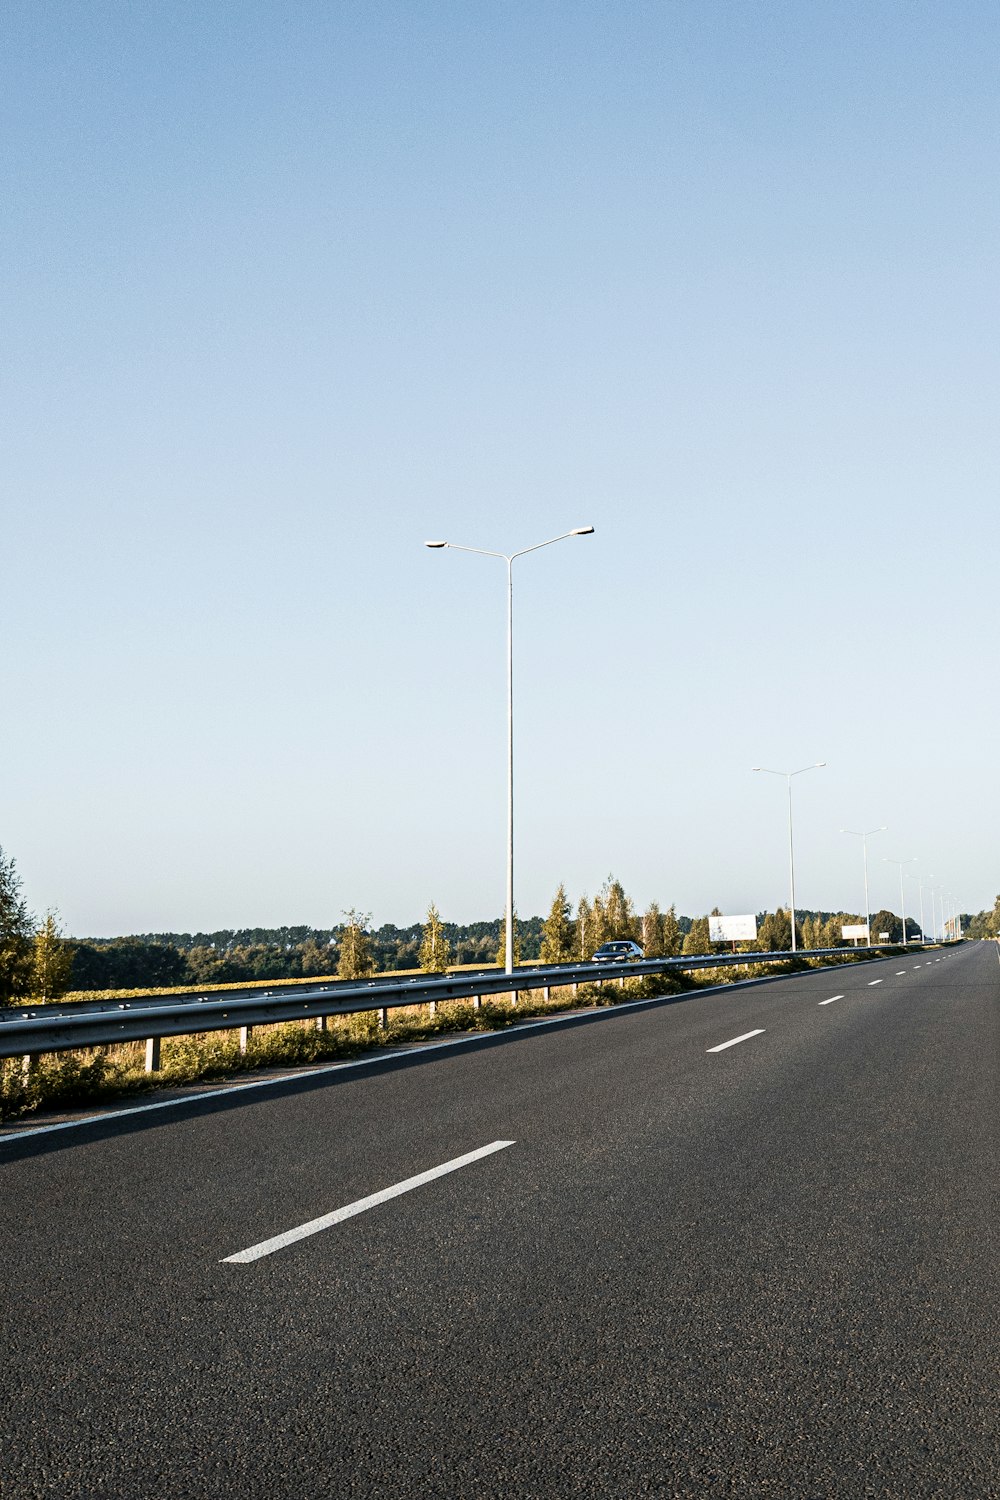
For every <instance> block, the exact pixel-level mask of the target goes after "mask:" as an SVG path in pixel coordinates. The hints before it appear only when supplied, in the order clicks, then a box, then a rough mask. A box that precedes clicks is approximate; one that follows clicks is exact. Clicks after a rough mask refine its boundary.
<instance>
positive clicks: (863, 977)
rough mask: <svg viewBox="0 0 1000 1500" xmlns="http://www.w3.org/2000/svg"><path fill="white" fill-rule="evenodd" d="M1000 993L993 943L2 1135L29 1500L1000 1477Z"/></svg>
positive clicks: (965, 1488)
mask: <svg viewBox="0 0 1000 1500" xmlns="http://www.w3.org/2000/svg"><path fill="white" fill-rule="evenodd" d="M876 979H877V980H879V981H880V982H879V983H877V984H876V983H874V982H873V981H874V980H876ZM834 996H837V997H840V998H837V999H836V1000H833V999H832V997H834ZM998 998H1000V965H998V962H997V954H996V950H995V949H994V948H993V947H992V945H985V944H983V945H969V946H968V947H966V948H964V949H962V950H959V951H957V952H955V951H953V952H950V953H947V954H946V955H945V956H943V957H940V960H939V956H938V955H931V956H930V957H926V956H919V957H918V956H911V957H910V958H908V959H906V960H901V959H891V960H887V961H884V962H880V963H878V964H877V965H872V966H869V965H859V966H857V967H850V968H843V969H840V970H833V971H823V972H820V973H817V974H812V975H809V976H803V977H801V978H799V977H796V978H793V979H789V980H783V981H781V982H778V983H770V984H766V985H761V986H755V987H753V988H749V989H746V990H741V991H728V992H721V993H717V994H714V995H705V996H699V997H696V998H694V999H689V1000H685V1001H684V1002H683V1003H678V1004H673V1005H668V1006H664V1007H660V1008H653V1009H648V1010H638V1011H631V1012H629V1013H627V1014H616V1013H606V1014H604V1015H601V1016H600V1017H598V1018H596V1019H595V1020H594V1021H593V1022H590V1023H588V1024H586V1025H581V1026H574V1027H571V1028H567V1029H552V1030H550V1031H547V1032H540V1033H535V1034H533V1035H531V1036H529V1037H524V1038H523V1039H519V1038H507V1037H504V1038H502V1039H501V1040H499V1041H494V1042H491V1044H488V1045H486V1046H482V1047H478V1048H476V1049H473V1050H469V1051H463V1052H460V1053H456V1054H453V1055H447V1054H442V1053H439V1054H435V1060H430V1059H427V1060H425V1061H422V1062H420V1063H418V1064H417V1065H414V1066H407V1067H400V1068H399V1069H397V1070H394V1071H388V1072H381V1073H377V1074H374V1075H372V1076H366V1075H364V1074H359V1075H343V1076H342V1078H341V1081H338V1082H336V1083H332V1084H331V1083H326V1084H324V1085H323V1086H317V1085H315V1084H310V1085H308V1086H294V1085H293V1086H290V1087H289V1086H284V1087H282V1088H281V1089H278V1090H275V1091H274V1092H270V1091H264V1094H263V1095H254V1096H243V1099H244V1100H247V1099H252V1102H243V1103H240V1104H239V1105H238V1106H235V1107H219V1106H218V1105H217V1104H211V1105H202V1106H198V1107H191V1108H188V1107H187V1106H185V1107H184V1108H182V1110H181V1111H180V1112H179V1113H176V1112H173V1111H170V1112H166V1113H162V1114H160V1115H151V1116H146V1117H145V1122H144V1123H143V1122H141V1121H140V1120H139V1119H137V1120H135V1121H132V1122H130V1123H129V1124H128V1126H127V1128H118V1127H105V1129H104V1131H103V1132H102V1131H101V1130H99V1129H94V1128H87V1129H84V1130H82V1131H73V1132H69V1133H66V1134H63V1135H60V1136H53V1137H42V1138H39V1139H38V1140H36V1141H35V1142H34V1143H31V1142H27V1143H25V1145H24V1147H22V1148H21V1151H22V1154H21V1156H20V1157H18V1155H17V1153H16V1152H13V1151H12V1150H11V1148H10V1147H4V1148H0V1173H2V1177H0V1180H2V1182H3V1189H4V1198H3V1201H4V1204H5V1212H4V1214H3V1222H2V1226H0V1253H2V1257H3V1265H4V1267H5V1275H4V1283H5V1288H6V1291H7V1295H6V1297H5V1302H4V1317H5V1326H4V1329H3V1338H4V1346H5V1350H6V1364H5V1373H4V1386H5V1388H4V1390H3V1392H2V1398H3V1399H2V1402H0V1410H2V1412H3V1416H2V1417H0V1425H2V1427H3V1429H4V1430H3V1432H2V1439H3V1441H2V1445H0V1480H2V1493H3V1495H4V1497H5V1500H20V1497H22V1496H24V1497H33V1496H35V1495H60V1496H66V1497H72V1496H76V1495H80V1496H84V1495H86V1496H90V1495H112V1496H114V1495H122V1496H126V1495H127V1496H144V1495H149V1496H153V1495H162V1494H166V1493H169V1494H171V1495H178V1496H192V1497H201V1496H205V1497H209V1496H212V1497H215V1496H228V1495H234V1496H235V1495H245V1496H251V1497H253V1496H256V1495H265V1494H266V1495H274V1494H281V1495H293V1496H312V1495H320V1494H324V1495H326V1494H347V1495H379V1496H381V1495H385V1496H389V1495H400V1496H410V1495H412V1496H424V1495H442V1496H444V1495H447V1496H451V1495H463V1496H464V1495H532V1496H533V1495H539V1496H543V1495H545V1496H548V1495H595V1496H597V1495H621V1496H632V1495H641V1494H658V1495H678V1496H686V1495H692V1496H697V1495H703V1494H713V1495H726V1496H729V1495H732V1496H757V1495H761V1496H764V1495H768V1496H824V1497H827V1496H829V1497H834V1496H836V1497H842V1496H853V1495H869V1494H870V1495H885V1496H891V1495H899V1496H901V1497H902V1496H906V1497H907V1500H909V1497H916V1496H922V1495H928V1496H930V1495H960V1496H963V1497H965V1496H970V1497H971V1496H990V1495H997V1494H1000V1466H998V1459H997V1453H998V1448H1000V1443H998V1439H1000V1432H998V1426H997V1417H996V1401H995V1390H996V1387H997V1374H998V1372H997V1368H996V1349H997V1332H998V1307H997V1291H996V1284H995V1282H996V1277H995V1266H996V1258H997V1250H998V1233H997V1217H998V1215H997V1209H998V1204H997V1187H996V1176H997V1173H996V1160H997V1146H998V1144H1000V1140H998V1124H997V1121H998V1113H997V1103H998V1089H997V1068H998V1062H1000V1042H998V1038H1000V1027H998V1013H1000V1007H998ZM826 1000H831V1001H832V1003H830V1004H823V1003H822V1002H824V1001H826ZM749 1033H753V1034H752V1035H749ZM741 1036H746V1038H747V1039H746V1040H744V1041H739V1042H735V1039H736V1038H738V1037H741ZM727 1042H734V1045H731V1046H728V1047H726V1048H725V1050H723V1051H719V1052H716V1051H712V1050H710V1049H712V1048H715V1047H718V1046H719V1045H720V1044H725V1043H727ZM505 1141H510V1142H513V1144H511V1145H510V1146H504V1147H503V1148H502V1149H496V1150H494V1151H492V1152H491V1154H489V1155H485V1156H481V1157H480V1158H478V1159H477V1160H475V1161H473V1162H470V1163H469V1164H468V1165H465V1166H461V1167H459V1168H456V1169H454V1170H451V1171H449V1172H448V1173H447V1174H445V1175H443V1176H440V1177H435V1178H433V1179H432V1180H430V1181H426V1182H424V1183H423V1184H422V1185H420V1186H416V1187H414V1188H413V1189H412V1190H410V1191H406V1192H402V1193H400V1194H399V1195H398V1196H396V1197H394V1198H391V1199H390V1200H388V1201H383V1202H381V1203H379V1204H377V1205H375V1206H373V1207H372V1208H370V1209H366V1210H364V1211H362V1212H358V1213H355V1214H353V1215H352V1216H351V1217H350V1218H348V1219H344V1220H341V1221H340V1222H337V1223H335V1224H332V1225H331V1226H330V1227H328V1228H324V1229H321V1230H319V1231H318V1232H316V1233H313V1234H311V1235H309V1236H308V1237H307V1238H304V1239H298V1240H294V1241H292V1242H290V1243H288V1244H287V1245H285V1246H284V1247H282V1248H279V1249H277V1250H275V1251H274V1252H273V1253H270V1254H268V1255H266V1256H264V1257H263V1258H261V1259H259V1260H256V1261H253V1262H251V1263H246V1264H242V1263H231V1262H227V1260H226V1257H229V1256H232V1255H234V1254H235V1253H237V1252H240V1251H244V1250H246V1249H247V1248H248V1247H251V1246H255V1245H257V1244H259V1243H262V1242H265V1241H267V1240H268V1239H269V1238H273V1237H275V1236H280V1235H282V1234H284V1233H285V1232H286V1231H289V1230H292V1229H294V1228H296V1227H297V1226H301V1225H304V1224H306V1223H309V1222H311V1221H314V1220H315V1219H317V1217H322V1216H325V1215H329V1214H331V1213H332V1212H333V1211H335V1210H338V1209H341V1208H343V1207H345V1206H347V1205H354V1204H357V1203H359V1202H363V1201H364V1200H365V1199H366V1198H368V1197H370V1196H372V1195H374V1194H377V1193H379V1192H380V1191H381V1190H384V1189H387V1188H390V1187H392V1186H393V1185H397V1184H402V1183H404V1182H406V1181H407V1180H408V1179H410V1178H413V1177H415V1176H420V1175H422V1174H425V1173H427V1172H428V1171H429V1170H430V1169H433V1168H436V1167H439V1166H441V1165H442V1164H446V1163H451V1162H454V1161H455V1160H456V1159H459V1158H462V1157H463V1156H465V1155H468V1154H470V1153H473V1152H476V1151H479V1150H481V1149H482V1148H486V1147H487V1146H490V1145H491V1144H495V1143H498V1142H505ZM29 1147H30V1148H31V1149H29ZM4 1155H7V1156H8V1157H11V1159H10V1160H9V1161H7V1162H6V1164H2V1163H3V1158H4Z"/></svg>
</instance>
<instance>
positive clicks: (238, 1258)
mask: <svg viewBox="0 0 1000 1500" xmlns="http://www.w3.org/2000/svg"><path fill="white" fill-rule="evenodd" d="M513 1144H514V1142H513V1141H493V1142H491V1144H490V1145H489V1146H480V1147H479V1150H478V1151H469V1152H468V1153H467V1154H466V1155H465V1156H456V1157H455V1158H454V1160H452V1161H446V1162H443V1163H442V1165H441V1166H440V1167H431V1169H430V1170H429V1171H428V1172H420V1173H418V1174H417V1176H416V1177H407V1178H406V1180H405V1181H404V1182H397V1183H396V1184H395V1186H394V1187H388V1188H383V1189H382V1191H381V1192H380V1193H372V1194H371V1195H370V1197H368V1198H358V1199H357V1200H356V1201H355V1202H354V1203H348V1204H347V1205H346V1206H345V1207H344V1208H335V1209H334V1211H333V1213H330V1214H324V1215H323V1217H322V1218H320V1219H310V1220H309V1222H308V1223H307V1224H299V1225H298V1227H297V1228H295V1229H286V1230H285V1233H284V1234H276V1235H275V1236H274V1237H273V1239H269V1240H261V1242H260V1244H259V1245H251V1246H250V1248H249V1250H238V1251H237V1252H236V1254H235V1255H227V1256H226V1257H225V1259H224V1261H223V1264H227V1263H228V1264H236V1265H246V1264H247V1263H248V1262H249V1261H253V1260H260V1259H261V1258H262V1257H263V1256H265V1255H273V1254H274V1252H275V1250H284V1249H285V1247H286V1246H287V1245H294V1244H295V1243H296V1242H297V1241H298V1240H304V1239H307V1238H308V1237H309V1235H311V1234H319V1232H320V1231H321V1230H323V1229H330V1228H332V1226H333V1225H334V1224H341V1223H343V1221H344V1219H352V1218H353V1217H354V1216H355V1214H363V1213H365V1212H367V1210H368V1209H369V1208H377V1207H378V1206H379V1204H380V1203H388V1202H389V1200H390V1199H391V1198H398V1197H400V1196H401V1195H402V1194H403V1193H410V1192H412V1191H413V1189H414V1188H418V1187H423V1185H424V1183H426V1182H433V1181H434V1179H435V1178H437V1177H444V1176H446V1175H447V1174H448V1173H449V1172H457V1171H458V1170H459V1168H460V1167H468V1166H470V1165H471V1164H472V1162H474V1161H481V1160H482V1158H483V1157H484V1156H492V1155H493V1153H494V1151H503V1150H505V1149H506V1147H507V1146H513Z"/></svg>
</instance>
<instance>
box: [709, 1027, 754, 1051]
mask: <svg viewBox="0 0 1000 1500" xmlns="http://www.w3.org/2000/svg"><path fill="white" fill-rule="evenodd" d="M763 1035H764V1027H763V1026H758V1028H757V1030H756V1031H744V1033H743V1035H742V1036H734V1037H733V1038H732V1040H731V1041H728V1042H720V1043H719V1045H718V1046H717V1047H709V1048H707V1049H706V1050H707V1051H708V1052H725V1050H726V1048H727V1047H735V1046H736V1045H737V1043H739V1042H748V1041H749V1040H750V1038H751V1037H752V1036H763Z"/></svg>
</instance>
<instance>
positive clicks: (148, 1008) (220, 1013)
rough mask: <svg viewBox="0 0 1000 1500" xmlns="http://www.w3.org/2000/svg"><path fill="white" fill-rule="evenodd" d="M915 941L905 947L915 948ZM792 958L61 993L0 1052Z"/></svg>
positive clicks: (1, 1041) (244, 1039) (6, 1012)
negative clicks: (288, 985)
mask: <svg viewBox="0 0 1000 1500" xmlns="http://www.w3.org/2000/svg"><path fill="white" fill-rule="evenodd" d="M922 946H924V945H920V944H913V943H911V944H909V945H908V947H909V949H910V950H911V951H914V952H916V951H918V950H919V949H920V948H921V947H922ZM901 950H902V945H901V944H877V945H876V944H873V945H872V947H871V948H863V949H857V948H811V949H808V950H806V951H805V952H804V953H799V954H796V955H794V956H795V957H799V958H801V957H806V956H807V957H809V958H848V957H849V956H850V957H861V956H864V955H866V954H880V953H883V952H886V951H889V952H895V951H901ZM792 956H793V955H792V954H791V953H790V952H789V951H788V950H787V949H785V950H783V951H779V952H777V953H773V952H772V953H710V954H699V955H687V956H684V957H680V958H646V959H639V960H638V961H634V962H628V963H593V962H590V963H574V964H539V965H537V966H531V967H528V966H525V967H523V968H518V969H517V971H516V973H515V974H513V975H510V974H505V973H502V972H501V971H499V970H497V969H482V970H479V971H477V972H474V973H468V972H463V973H460V974H442V975H417V976H415V977H412V976H407V977H406V978H402V979H400V978H396V979H395V980H392V979H391V978H390V977H389V976H388V975H380V976H374V977H373V978H371V979H363V980H350V979H346V980H327V981H324V982H322V983H320V984H316V985H313V986H311V987H309V986H307V985H306V986H303V987H301V988H300V987H299V986H296V987H295V988H294V990H291V991H289V990H288V989H285V988H282V989H280V990H263V991H262V990H260V989H237V988H234V989H232V990H211V991H206V992H205V993H204V994H201V995H199V994H188V995H183V996H170V995H153V996H149V997H144V998H142V999H138V1000H120V1001H117V1002H116V1001H112V1000H107V999H104V1000H101V1001H88V1000H69V1001H63V1002H61V1003H60V1002H52V1003H50V1004H46V1005H37V1006H30V1005H28V1006H5V1007H2V1008H0V1057H18V1056H20V1057H23V1058H24V1059H25V1066H26V1068H30V1066H31V1065H32V1064H33V1062H34V1060H35V1059H36V1058H37V1057H38V1055H39V1054H40V1053H44V1052H65V1051H71V1050H74V1049H76V1048H79V1047H103V1046H114V1045H115V1044H118V1043H123V1042H136V1041H144V1042H145V1043H146V1069H147V1071H148V1072H155V1071H156V1070H157V1069H158V1068H159V1065H160V1042H161V1040H162V1039H163V1038H164V1037H170V1036H191V1035H195V1034H197V1033H199V1032H205V1031H230V1030H237V1029H238V1030H239V1032H240V1046H241V1050H242V1051H245V1050H246V1047H247V1043H248V1039H249V1036H250V1032H251V1030H252V1028H253V1027H255V1026H267V1025H275V1024H278V1023H281V1022H287V1021H304V1020H310V1019H315V1020H316V1023H317V1025H318V1026H319V1027H320V1028H321V1029H322V1028H324V1027H325V1025H326V1021H327V1018H328V1017H329V1016H337V1015H357V1014H360V1013H362V1012H365V1011H376V1012H377V1013H378V1016H379V1021H380V1023H381V1024H382V1025H383V1026H384V1025H385V1024H386V1021H387V1017H388V1012H389V1010H390V1009H393V1008H395V1007H398V1006H404V1005H428V1006H430V1008H431V1012H432V1014H433V1011H434V1009H435V1008H436V1006H437V1005H438V1004H439V1003H440V1002H442V1001H447V1000H471V1001H472V1003H473V1005H474V1006H477V1007H478V1006H479V1005H481V1004H482V1002H483V1000H484V999H485V998H488V997H491V996H494V995H510V997H511V1003H512V1004H514V1005H516V1004H517V996H518V994H519V993H522V992H525V991H531V990H539V989H540V990H543V991H545V992H546V998H548V992H550V991H551V990H553V989H563V988H567V987H571V988H573V989H574V990H575V989H578V988H579V986H580V985H581V984H593V983H600V982H602V981H608V980H615V979H617V980H619V981H620V982H621V983H622V984H624V982H625V980H626V979H636V978H639V977H641V976H643V975H647V974H664V973H670V972H671V971H675V972H676V971H685V970H692V969H720V968H727V967H730V966H732V965H750V964H760V963H774V962H777V961H780V960H787V959H789V958H791V957H792Z"/></svg>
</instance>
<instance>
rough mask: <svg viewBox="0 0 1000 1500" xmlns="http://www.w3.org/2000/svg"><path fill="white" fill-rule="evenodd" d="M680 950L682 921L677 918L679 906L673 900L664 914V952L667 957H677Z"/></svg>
mask: <svg viewBox="0 0 1000 1500" xmlns="http://www.w3.org/2000/svg"><path fill="white" fill-rule="evenodd" d="M680 951H681V929H680V923H679V922H678V920H677V908H676V906H674V904H673V902H671V904H670V907H669V910H667V911H665V912H664V914H663V954H664V957H665V958H675V957H676V956H677V954H678V953H680Z"/></svg>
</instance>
